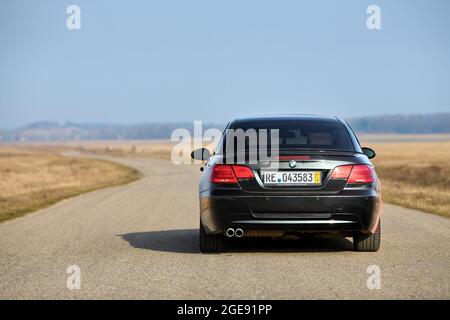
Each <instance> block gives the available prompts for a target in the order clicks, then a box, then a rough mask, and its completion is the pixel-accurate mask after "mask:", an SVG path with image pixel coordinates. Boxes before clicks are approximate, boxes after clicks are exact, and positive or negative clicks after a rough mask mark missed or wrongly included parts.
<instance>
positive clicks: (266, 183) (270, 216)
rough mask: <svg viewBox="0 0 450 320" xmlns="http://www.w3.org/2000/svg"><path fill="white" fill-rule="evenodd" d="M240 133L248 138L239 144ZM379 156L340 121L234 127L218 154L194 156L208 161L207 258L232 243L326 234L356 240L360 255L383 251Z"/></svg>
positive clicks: (304, 119) (204, 205)
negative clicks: (374, 160)
mask: <svg viewBox="0 0 450 320" xmlns="http://www.w3.org/2000/svg"><path fill="white" fill-rule="evenodd" d="M236 132H240V134H241V135H242V133H244V135H243V138H242V139H241V141H240V142H239V141H237V140H238V139H240V137H239V136H238V135H237V134H236ZM273 137H275V139H273ZM255 138H256V140H255ZM374 156H375V152H374V151H373V150H372V149H369V148H361V146H360V144H359V142H358V139H357V137H356V135H355V133H354V132H353V131H352V129H351V128H350V126H349V125H348V124H347V123H346V122H345V121H343V120H341V119H339V118H338V117H332V116H317V115H270V116H254V117H246V118H239V119H236V120H234V121H231V122H230V123H229V124H228V125H227V127H226V129H225V131H224V133H223V136H222V138H221V141H220V142H219V144H218V146H217V149H216V151H215V152H214V153H213V154H210V153H209V151H208V150H207V149H198V150H195V151H194V152H192V157H193V158H194V159H198V160H204V161H207V162H206V164H205V166H204V168H202V170H203V175H202V177H201V180H200V185H199V196H200V250H201V252H219V251H221V250H222V249H223V248H224V241H225V239H226V238H228V239H230V240H232V239H236V238H242V237H270V238H276V237H284V236H287V235H297V236H302V235H312V236H315V235H319V236H320V235H323V234H327V235H334V236H338V237H353V243H354V249H355V250H356V251H377V250H378V248H379V246H380V240H381V238H380V236H381V233H380V215H381V193H380V183H379V179H378V177H377V175H376V172H375V169H374V167H373V165H372V163H371V162H370V160H369V159H370V158H373V157H374Z"/></svg>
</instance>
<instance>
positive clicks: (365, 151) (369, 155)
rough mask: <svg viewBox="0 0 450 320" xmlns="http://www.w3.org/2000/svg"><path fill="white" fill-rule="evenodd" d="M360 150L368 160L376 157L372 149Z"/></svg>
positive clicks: (364, 148)
mask: <svg viewBox="0 0 450 320" xmlns="http://www.w3.org/2000/svg"><path fill="white" fill-rule="evenodd" d="M361 150H362V152H363V153H364V154H365V155H366V156H367V158H369V159H372V158H375V156H376V153H375V151H373V149H370V148H366V147H363V148H361Z"/></svg>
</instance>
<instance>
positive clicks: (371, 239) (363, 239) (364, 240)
mask: <svg viewBox="0 0 450 320" xmlns="http://www.w3.org/2000/svg"><path fill="white" fill-rule="evenodd" d="M380 244H381V221H379V222H378V227H377V230H376V231H375V233H373V234H363V233H357V234H354V235H353V248H354V250H355V251H364V252H375V251H378V249H379V248H380Z"/></svg>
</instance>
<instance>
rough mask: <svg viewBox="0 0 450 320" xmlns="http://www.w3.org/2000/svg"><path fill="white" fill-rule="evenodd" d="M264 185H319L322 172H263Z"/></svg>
mask: <svg viewBox="0 0 450 320" xmlns="http://www.w3.org/2000/svg"><path fill="white" fill-rule="evenodd" d="M262 179H263V183H264V185H266V186H267V185H318V184H320V183H321V181H322V179H321V172H320V171H265V172H262Z"/></svg>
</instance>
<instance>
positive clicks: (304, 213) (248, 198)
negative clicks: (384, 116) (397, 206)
mask: <svg viewBox="0 0 450 320" xmlns="http://www.w3.org/2000/svg"><path fill="white" fill-rule="evenodd" d="M357 193H358V192H356V193H355V192H351V193H350V194H344V195H322V196H303V195H302V196H273V195H270V196H254V195H248V194H247V195H244V196H240V195H211V194H204V195H202V194H201V195H200V215H201V221H202V223H203V225H204V227H205V229H206V231H207V232H208V233H212V234H219V233H224V232H225V230H226V229H227V228H229V227H232V228H242V229H243V230H244V231H251V230H267V231H273V230H283V231H293V232H336V231H338V232H354V231H360V232H365V233H370V232H372V230H374V229H375V227H376V225H377V223H378V219H379V215H380V213H381V212H380V211H381V199H380V197H379V194H378V193H377V192H375V191H374V190H369V191H368V190H364V191H361V192H359V193H360V194H357Z"/></svg>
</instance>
